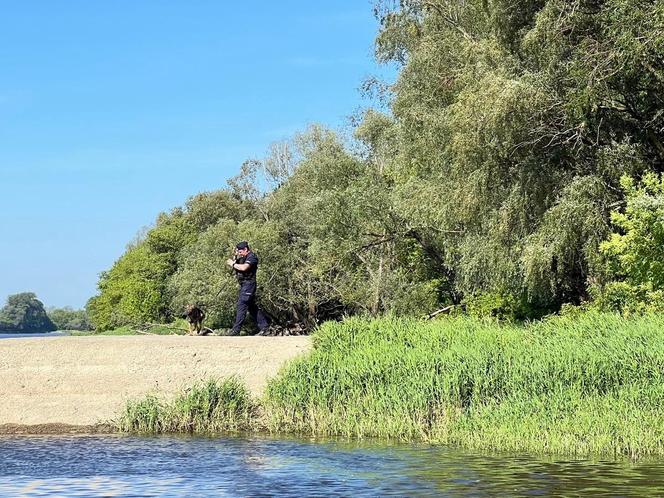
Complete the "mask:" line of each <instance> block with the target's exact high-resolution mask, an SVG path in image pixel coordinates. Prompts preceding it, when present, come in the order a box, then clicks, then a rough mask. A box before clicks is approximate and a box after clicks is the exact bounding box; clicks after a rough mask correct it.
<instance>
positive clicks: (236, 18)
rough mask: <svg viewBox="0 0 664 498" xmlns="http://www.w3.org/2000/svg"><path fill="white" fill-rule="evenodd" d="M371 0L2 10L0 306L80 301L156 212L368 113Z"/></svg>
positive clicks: (34, 3) (153, 0)
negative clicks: (308, 131)
mask: <svg viewBox="0 0 664 498" xmlns="http://www.w3.org/2000/svg"><path fill="white" fill-rule="evenodd" d="M377 26H378V25H377V22H376V20H375V19H374V18H373V14H372V8H371V1H370V0H334V1H322V2H312V1H310V0H281V1H278V2H276V1H268V0H259V1H254V2H231V1H226V0H186V1H185V0H113V1H105V2H101V1H90V0H58V1H52V0H41V1H40V0H25V1H20V2H5V3H3V12H2V16H1V17H0V233H1V234H0V306H1V305H2V304H3V303H4V299H5V298H6V296H7V295H8V294H13V293H16V292H23V291H33V292H36V293H37V296H38V297H39V298H40V299H41V300H42V301H43V302H44V304H45V305H46V306H65V305H70V306H74V307H82V306H83V305H84V304H85V302H86V301H87V299H88V298H89V297H90V296H92V295H93V294H94V293H95V291H96V283H97V277H98V274H99V272H101V271H103V270H106V269H108V268H110V266H111V265H112V263H113V262H114V261H115V260H116V259H117V258H118V257H119V256H120V255H121V254H122V253H123V251H124V249H125V246H126V244H127V242H129V241H130V240H131V239H132V238H134V237H135V235H136V234H137V232H138V231H139V230H140V229H141V228H142V227H144V226H146V225H149V224H151V223H152V222H153V221H154V219H155V217H156V215H157V214H158V213H159V212H160V211H164V210H168V209H170V208H172V207H175V206H177V205H182V204H183V203H184V201H185V200H186V199H187V197H189V196H190V195H192V194H195V193H196V192H200V191H204V190H214V189H218V188H221V187H223V186H224V185H225V180H226V179H227V178H229V177H230V176H233V175H235V174H236V173H237V170H238V168H239V165H240V164H241V163H242V161H244V160H245V159H248V158H250V157H262V156H263V155H264V153H265V152H266V150H267V147H268V146H269V144H270V143H272V142H274V141H277V140H282V139H285V138H289V137H290V136H291V135H292V134H293V133H295V132H297V131H301V130H303V129H305V128H306V126H307V125H308V124H310V123H312V122H320V123H323V124H326V125H328V126H331V127H340V126H343V125H344V124H345V123H346V122H347V116H349V115H351V114H352V113H354V112H355V111H356V110H357V109H358V107H360V106H366V105H368V104H369V102H367V101H366V100H363V99H362V97H361V95H360V92H359V90H358V87H359V86H360V85H361V83H362V81H363V80H364V79H365V78H366V77H367V76H370V75H376V74H381V72H383V73H384V72H385V70H384V69H381V68H380V67H378V66H376V64H375V63H374V62H373V39H374V37H375V34H376V30H377Z"/></svg>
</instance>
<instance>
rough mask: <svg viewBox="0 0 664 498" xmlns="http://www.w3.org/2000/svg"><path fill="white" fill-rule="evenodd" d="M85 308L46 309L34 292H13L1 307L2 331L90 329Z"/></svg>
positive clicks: (0, 325) (0, 329) (0, 323)
mask: <svg viewBox="0 0 664 498" xmlns="http://www.w3.org/2000/svg"><path fill="white" fill-rule="evenodd" d="M91 328H92V327H91V325H90V322H89V321H88V318H87V313H86V311H85V310H73V309H72V308H68V307H65V308H50V309H49V310H48V311H46V310H45V309H44V304H43V303H42V302H41V301H40V300H39V299H37V296H36V295H35V294H34V293H33V292H22V293H20V294H13V295H11V296H9V297H8V298H7V303H6V304H5V306H4V307H3V308H2V309H0V331H5V332H52V331H54V330H90V329H91Z"/></svg>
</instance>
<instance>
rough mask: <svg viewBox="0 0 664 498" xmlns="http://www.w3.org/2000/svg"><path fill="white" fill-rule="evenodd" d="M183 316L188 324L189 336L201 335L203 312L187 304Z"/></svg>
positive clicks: (193, 305)
mask: <svg viewBox="0 0 664 498" xmlns="http://www.w3.org/2000/svg"><path fill="white" fill-rule="evenodd" d="M184 316H185V318H186V319H187V322H189V335H202V334H201V332H202V331H203V320H205V312H204V311H203V310H202V309H200V308H199V307H198V306H196V305H195V304H188V305H187V306H186V307H185V311H184Z"/></svg>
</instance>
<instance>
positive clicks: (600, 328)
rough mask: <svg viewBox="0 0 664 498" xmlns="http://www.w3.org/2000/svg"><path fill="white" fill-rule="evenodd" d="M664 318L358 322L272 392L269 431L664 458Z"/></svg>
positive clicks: (329, 331) (330, 331) (337, 327)
mask: <svg viewBox="0 0 664 498" xmlns="http://www.w3.org/2000/svg"><path fill="white" fill-rule="evenodd" d="M663 331H664V318H662V317H660V316H655V315H646V316H643V317H638V318H632V319H625V318H622V317H620V316H617V315H613V314H595V313H587V314H585V315H583V316H582V317H580V318H578V317H574V318H556V319H552V320H546V321H544V322H540V323H535V324H531V325H528V326H514V325H500V324H498V323H495V322H487V321H480V320H473V319H468V318H463V317H461V318H453V319H445V320H439V321H435V322H426V323H425V322H420V321H414V320H403V319H380V320H373V321H366V320H363V319H350V320H347V321H345V322H344V323H329V324H325V325H324V326H323V327H321V329H320V330H318V331H317V332H316V334H315V335H314V345H315V349H314V351H313V352H312V354H310V355H309V356H307V357H305V358H303V359H301V360H299V361H296V362H295V363H293V364H291V365H290V366H289V367H288V368H287V369H286V370H285V371H284V372H282V375H281V376H280V377H279V378H277V379H276V380H274V381H273V382H271V383H270V385H269V387H268V390H267V395H266V400H265V406H266V410H267V413H269V414H270V418H271V422H270V426H271V427H272V428H273V429H274V430H281V431H283V430H286V431H295V432H300V433H307V434H315V435H331V434H340V435H345V436H352V437H384V438H399V439H404V440H411V439H424V440H427V441H431V442H435V443H444V444H454V445H461V446H466V447H476V448H485V449H498V450H515V451H533V452H549V453H551V452H555V453H574V454H587V453H611V454H613V453H617V454H626V455H632V456H638V455H644V454H659V455H662V454H664V384H662V380H663V376H664V332H663Z"/></svg>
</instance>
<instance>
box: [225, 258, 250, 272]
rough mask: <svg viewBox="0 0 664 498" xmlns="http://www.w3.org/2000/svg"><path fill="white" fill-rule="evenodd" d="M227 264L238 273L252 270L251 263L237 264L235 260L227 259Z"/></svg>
mask: <svg viewBox="0 0 664 498" xmlns="http://www.w3.org/2000/svg"><path fill="white" fill-rule="evenodd" d="M226 264H227V265H228V266H230V267H231V268H233V270H237V271H247V270H248V269H249V268H251V263H236V262H235V260H234V259H227V260H226Z"/></svg>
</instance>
